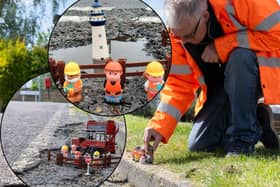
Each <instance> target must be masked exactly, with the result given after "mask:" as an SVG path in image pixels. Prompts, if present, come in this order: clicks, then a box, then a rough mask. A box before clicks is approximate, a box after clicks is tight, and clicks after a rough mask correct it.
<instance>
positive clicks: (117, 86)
mask: <svg viewBox="0 0 280 187" xmlns="http://www.w3.org/2000/svg"><path fill="white" fill-rule="evenodd" d="M104 72H105V74H106V80H105V82H104V91H105V101H106V102H108V103H115V104H118V103H120V102H121V100H122V99H123V95H122V93H123V84H122V82H121V75H122V74H123V68H122V65H121V64H120V63H119V62H116V61H110V62H108V63H107V64H106V66H105V68H104Z"/></svg>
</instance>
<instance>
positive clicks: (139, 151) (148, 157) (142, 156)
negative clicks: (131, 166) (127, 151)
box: [131, 146, 153, 164]
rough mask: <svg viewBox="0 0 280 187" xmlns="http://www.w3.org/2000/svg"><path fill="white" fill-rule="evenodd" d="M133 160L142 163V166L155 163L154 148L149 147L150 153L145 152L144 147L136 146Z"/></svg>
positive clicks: (132, 154) (133, 151)
mask: <svg viewBox="0 0 280 187" xmlns="http://www.w3.org/2000/svg"><path fill="white" fill-rule="evenodd" d="M131 156H132V160H134V161H135V162H140V163H141V164H152V163H153V148H152V147H149V150H148V152H146V151H145V150H144V147H140V146H136V147H135V148H134V149H133V150H132V152H131Z"/></svg>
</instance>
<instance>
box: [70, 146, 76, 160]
mask: <svg viewBox="0 0 280 187" xmlns="http://www.w3.org/2000/svg"><path fill="white" fill-rule="evenodd" d="M76 151H77V146H76V145H75V144H73V145H71V151H70V153H71V157H72V158H75V152H76Z"/></svg>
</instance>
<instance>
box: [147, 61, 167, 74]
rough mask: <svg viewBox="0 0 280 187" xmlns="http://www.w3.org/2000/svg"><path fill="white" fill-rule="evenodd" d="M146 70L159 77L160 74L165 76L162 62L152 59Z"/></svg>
mask: <svg viewBox="0 0 280 187" xmlns="http://www.w3.org/2000/svg"><path fill="white" fill-rule="evenodd" d="M145 72H146V73H147V74H149V75H151V76H155V77H158V76H163V74H164V69H163V66H162V64H161V63H160V62H158V61H152V62H150V63H149V64H148V65H147V67H146V71H145Z"/></svg>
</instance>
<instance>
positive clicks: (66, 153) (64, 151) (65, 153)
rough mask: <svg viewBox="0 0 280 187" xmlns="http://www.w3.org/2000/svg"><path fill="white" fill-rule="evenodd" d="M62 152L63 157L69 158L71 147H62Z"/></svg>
mask: <svg viewBox="0 0 280 187" xmlns="http://www.w3.org/2000/svg"><path fill="white" fill-rule="evenodd" d="M60 152H61V153H62V155H63V157H65V158H67V157H68V152H69V147H68V146H67V145H64V146H62V147H61V149H60Z"/></svg>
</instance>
